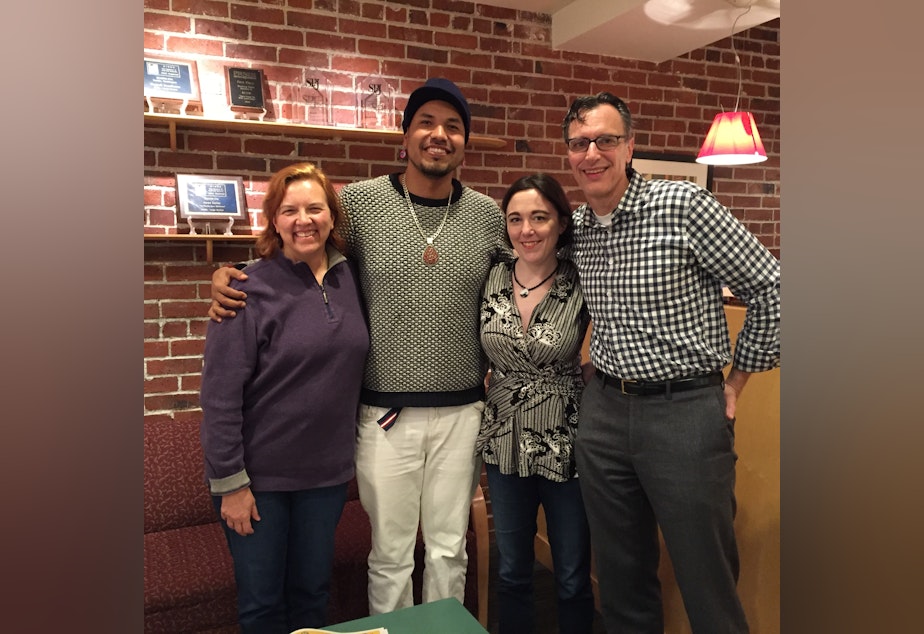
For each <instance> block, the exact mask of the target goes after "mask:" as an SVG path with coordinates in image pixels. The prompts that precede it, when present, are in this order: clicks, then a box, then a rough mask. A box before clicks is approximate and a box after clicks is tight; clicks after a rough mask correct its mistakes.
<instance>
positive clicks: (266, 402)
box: [201, 248, 369, 495]
mask: <svg viewBox="0 0 924 634" xmlns="http://www.w3.org/2000/svg"><path fill="white" fill-rule="evenodd" d="M328 255H329V270H328V271H327V274H326V275H325V276H324V284H323V288H322V286H321V285H319V284H318V283H317V281H316V280H315V278H314V274H312V272H311V270H310V269H309V268H308V265H306V264H304V263H294V262H292V261H291V260H289V259H288V258H286V257H284V256H283V255H282V254H281V253H277V254H276V255H275V256H274V257H271V258H269V259H263V260H260V261H258V262H256V263H254V264H252V265H251V266H248V267H247V268H246V269H244V272H245V273H247V275H248V279H247V281H246V282H245V283H244V284H243V285H242V286H240V288H242V290H245V291H246V292H247V300H246V301H247V306H246V308H245V309H244V310H240V311H238V313H237V316H236V317H235V318H233V319H225V320H223V321H222V322H221V323H216V322H214V321H212V322H209V325H208V332H207V334H206V340H205V364H204V366H203V369H202V390H201V404H202V412H203V420H202V428H201V436H202V447H203V450H204V452H205V472H206V477H207V478H208V479H209V483H210V488H211V491H212V493H213V494H215V495H221V494H224V493H231V492H233V491H236V490H238V489H241V488H244V487H245V486H248V484H249V485H250V486H251V488H252V489H253V490H254V491H297V490H302V489H310V488H316V487H324V486H332V485H335V484H341V483H343V482H346V481H348V480H349V479H350V478H352V477H353V456H354V449H355V442H356V416H357V407H358V403H359V390H360V385H361V383H362V377H363V366H364V364H365V360H366V353H367V352H368V350H369V332H368V328H367V326H366V320H365V316H364V312H363V307H362V301H361V299H360V296H359V292H358V290H357V287H356V279H355V277H354V275H353V271H352V269H351V268H350V266H349V265H348V263H347V261H346V259H345V258H344V257H343V255H342V254H340V253H339V252H337V251H335V250H333V249H331V248H328ZM232 285H234V286H237V285H238V284H237V283H236V282H234V283H232Z"/></svg>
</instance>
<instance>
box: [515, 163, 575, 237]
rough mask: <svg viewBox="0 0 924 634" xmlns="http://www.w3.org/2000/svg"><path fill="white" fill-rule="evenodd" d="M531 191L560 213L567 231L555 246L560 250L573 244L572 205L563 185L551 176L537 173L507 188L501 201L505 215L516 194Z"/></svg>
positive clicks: (560, 218) (559, 218)
mask: <svg viewBox="0 0 924 634" xmlns="http://www.w3.org/2000/svg"><path fill="white" fill-rule="evenodd" d="M530 189H535V190H536V191H537V192H539V195H540V196H542V197H543V198H545V199H546V200H547V201H549V202H550V203H552V206H553V207H554V208H555V211H557V212H558V221H559V222H560V223H562V224H563V225H564V226H565V230H564V231H562V232H561V235H559V236H558V242H556V243H555V246H556V247H557V248H559V249H560V248H562V247H565V246H568V245H569V244H571V236H572V235H573V233H574V231H573V229H572V225H571V203H570V202H569V201H568V195H567V194H566V193H565V190H564V189H563V188H562V186H561V183H559V182H558V181H557V180H555V178H554V177H552V176H550V175H549V174H545V173H543V172H537V173H535V174H530V175H529V176H523V177H521V178H518V179H517V180H515V181H514V182H513V184H512V185H511V186H510V187H508V188H507V193H505V194H504V199H503V200H502V201H501V209H502V210H503V212H504V214H505V215H506V213H507V205H508V204H509V203H510V199H511V198H513V195H514V194H516V193H518V192H522V191H527V190H530ZM507 242H508V243H509V242H510V236H509V235H508V236H507Z"/></svg>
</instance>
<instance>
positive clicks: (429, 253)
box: [423, 238, 440, 266]
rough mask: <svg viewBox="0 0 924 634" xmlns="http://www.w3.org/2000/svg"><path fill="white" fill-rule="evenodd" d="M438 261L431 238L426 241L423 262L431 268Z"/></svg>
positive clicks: (438, 257)
mask: <svg viewBox="0 0 924 634" xmlns="http://www.w3.org/2000/svg"><path fill="white" fill-rule="evenodd" d="M439 259H440V256H439V254H438V253H437V252H436V247H435V246H433V238H428V239H427V248H426V249H424V251H423V261H424V264H427V265H429V266H433V265H434V264H436V262H437V261H438V260H439Z"/></svg>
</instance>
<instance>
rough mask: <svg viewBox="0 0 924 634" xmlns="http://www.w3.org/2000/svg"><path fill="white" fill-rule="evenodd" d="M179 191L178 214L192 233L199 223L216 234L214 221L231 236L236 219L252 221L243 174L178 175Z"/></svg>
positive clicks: (177, 191) (177, 192)
mask: <svg viewBox="0 0 924 634" xmlns="http://www.w3.org/2000/svg"><path fill="white" fill-rule="evenodd" d="M176 194H177V197H176V199H177V213H178V215H179V217H180V219H182V220H185V221H186V222H187V224H189V229H190V231H189V232H190V234H192V235H195V234H196V228H197V225H198V226H200V227H203V228H204V229H205V233H213V231H212V224H220V225H222V228H223V229H224V234H225V235H230V234H231V225H233V224H234V221H235V220H249V215H248V213H247V200H246V197H245V196H244V179H243V178H241V177H240V176H208V175H202V174H177V175H176Z"/></svg>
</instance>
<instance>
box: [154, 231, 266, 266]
mask: <svg viewBox="0 0 924 634" xmlns="http://www.w3.org/2000/svg"><path fill="white" fill-rule="evenodd" d="M144 241H145V242H204V243H205V261H206V262H208V263H210V264H211V262H212V245H213V244H214V243H215V242H251V243H253V242H256V241H257V236H255V235H252V236H244V235H234V236H226V235H219V234H197V235H194V236H191V235H189V234H188V233H183V234H177V233H146V234H144Z"/></svg>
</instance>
